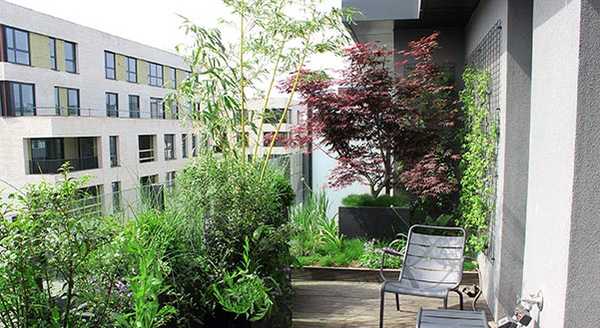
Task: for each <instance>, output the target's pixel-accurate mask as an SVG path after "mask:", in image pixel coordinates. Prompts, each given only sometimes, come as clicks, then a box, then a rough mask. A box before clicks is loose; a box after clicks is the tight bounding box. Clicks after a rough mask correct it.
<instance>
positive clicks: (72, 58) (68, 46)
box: [64, 41, 77, 73]
mask: <svg viewBox="0 0 600 328" xmlns="http://www.w3.org/2000/svg"><path fill="white" fill-rule="evenodd" d="M64 44H65V71H67V72H69V73H76V72H77V54H76V48H75V43H73V42H68V41H64Z"/></svg>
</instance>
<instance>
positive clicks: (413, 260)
mask: <svg viewBox="0 0 600 328" xmlns="http://www.w3.org/2000/svg"><path fill="white" fill-rule="evenodd" d="M417 231H425V232H417ZM465 239H466V233H465V230H464V229H462V228H451V227H434V226H426V225H414V226H412V227H410V230H409V231H408V241H407V246H406V251H405V253H404V262H403V264H402V271H401V273H400V279H402V280H408V281H409V282H410V283H411V285H412V286H413V287H415V288H424V289H426V288H439V287H444V288H446V287H447V288H448V289H452V288H455V287H457V286H458V285H459V284H460V282H461V281H462V275H463V265H464V260H465V257H464V252H465Z"/></svg>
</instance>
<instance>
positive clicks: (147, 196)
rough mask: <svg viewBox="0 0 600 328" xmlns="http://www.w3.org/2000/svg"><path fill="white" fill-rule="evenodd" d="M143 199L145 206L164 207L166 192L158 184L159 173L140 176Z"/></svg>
mask: <svg viewBox="0 0 600 328" xmlns="http://www.w3.org/2000/svg"><path fill="white" fill-rule="evenodd" d="M140 191H141V201H142V204H143V205H144V206H147V207H149V208H155V209H160V210H162V209H164V206H165V201H164V193H163V188H162V186H161V185H159V184H158V175H156V174H155V175H149V176H145V177H141V178H140Z"/></svg>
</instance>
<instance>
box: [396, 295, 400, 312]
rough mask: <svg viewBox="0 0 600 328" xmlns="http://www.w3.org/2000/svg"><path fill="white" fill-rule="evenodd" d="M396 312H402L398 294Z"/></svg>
mask: <svg viewBox="0 0 600 328" xmlns="http://www.w3.org/2000/svg"><path fill="white" fill-rule="evenodd" d="M396 311H400V296H398V294H396Z"/></svg>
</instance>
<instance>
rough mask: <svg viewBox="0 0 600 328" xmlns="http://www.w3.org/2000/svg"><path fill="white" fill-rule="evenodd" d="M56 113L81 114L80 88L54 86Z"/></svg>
mask: <svg viewBox="0 0 600 328" xmlns="http://www.w3.org/2000/svg"><path fill="white" fill-rule="evenodd" d="M54 103H55V105H56V115H69V116H79V115H80V114H81V113H80V108H79V90H78V89H71V88H63V87H55V88H54Z"/></svg>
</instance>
